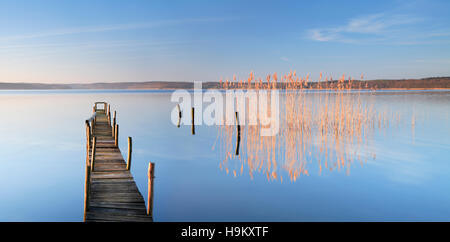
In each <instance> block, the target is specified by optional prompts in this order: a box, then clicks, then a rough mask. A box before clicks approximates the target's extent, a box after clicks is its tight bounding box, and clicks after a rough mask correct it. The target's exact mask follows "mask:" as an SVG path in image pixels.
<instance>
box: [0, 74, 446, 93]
mask: <svg viewBox="0 0 450 242" xmlns="http://www.w3.org/2000/svg"><path fill="white" fill-rule="evenodd" d="M336 83H337V81H328V82H320V85H321V86H320V88H319V82H308V83H307V86H306V87H305V88H306V89H311V90H315V89H326V87H333V85H336ZM344 83H348V81H345V82H344ZM193 87H194V85H193V82H163V81H149V82H117V83H112V82H111V83H86V84H81V83H75V84H45V83H12V82H0V90H70V89H72V90H76V89H78V90H80V89H90V90H105V89H111V90H168V89H169V90H170V89H193ZM202 87H203V88H204V89H222V87H221V86H220V83H219V82H203V84H202ZM277 87H278V88H280V89H284V88H285V85H284V84H283V83H278V86H277ZM352 88H355V89H357V88H362V89H383V90H426V89H450V77H429V78H422V79H396V80H392V79H391V80H389V79H387V80H367V81H358V80H355V81H353V82H352ZM231 89H233V87H231Z"/></svg>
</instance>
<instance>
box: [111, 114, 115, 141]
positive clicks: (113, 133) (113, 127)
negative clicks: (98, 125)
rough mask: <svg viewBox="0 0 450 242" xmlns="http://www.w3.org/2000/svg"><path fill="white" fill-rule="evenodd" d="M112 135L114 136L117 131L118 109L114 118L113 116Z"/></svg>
mask: <svg viewBox="0 0 450 242" xmlns="http://www.w3.org/2000/svg"><path fill="white" fill-rule="evenodd" d="M111 128H112V136H113V137H114V135H115V133H116V130H115V129H116V111H114V118H113V123H112V126H111Z"/></svg>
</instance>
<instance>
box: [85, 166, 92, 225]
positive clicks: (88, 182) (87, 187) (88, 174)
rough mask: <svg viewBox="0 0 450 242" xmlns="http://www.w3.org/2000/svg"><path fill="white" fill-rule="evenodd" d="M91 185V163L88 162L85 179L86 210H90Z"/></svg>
mask: <svg viewBox="0 0 450 242" xmlns="http://www.w3.org/2000/svg"><path fill="white" fill-rule="evenodd" d="M90 187H91V166H90V165H89V164H86V175H85V180H84V211H89V193H90ZM85 214H86V213H85ZM85 219H86V218H85Z"/></svg>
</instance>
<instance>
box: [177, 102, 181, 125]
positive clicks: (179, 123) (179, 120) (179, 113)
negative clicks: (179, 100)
mask: <svg viewBox="0 0 450 242" xmlns="http://www.w3.org/2000/svg"><path fill="white" fill-rule="evenodd" d="M177 109H178V124H177V127H178V128H179V127H180V125H181V108H180V104H177Z"/></svg>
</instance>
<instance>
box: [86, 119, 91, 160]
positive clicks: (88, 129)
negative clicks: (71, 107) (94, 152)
mask: <svg viewBox="0 0 450 242" xmlns="http://www.w3.org/2000/svg"><path fill="white" fill-rule="evenodd" d="M85 126H86V149H87V153H89V148H90V147H91V127H90V125H89V121H88V120H86V122H85Z"/></svg>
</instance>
